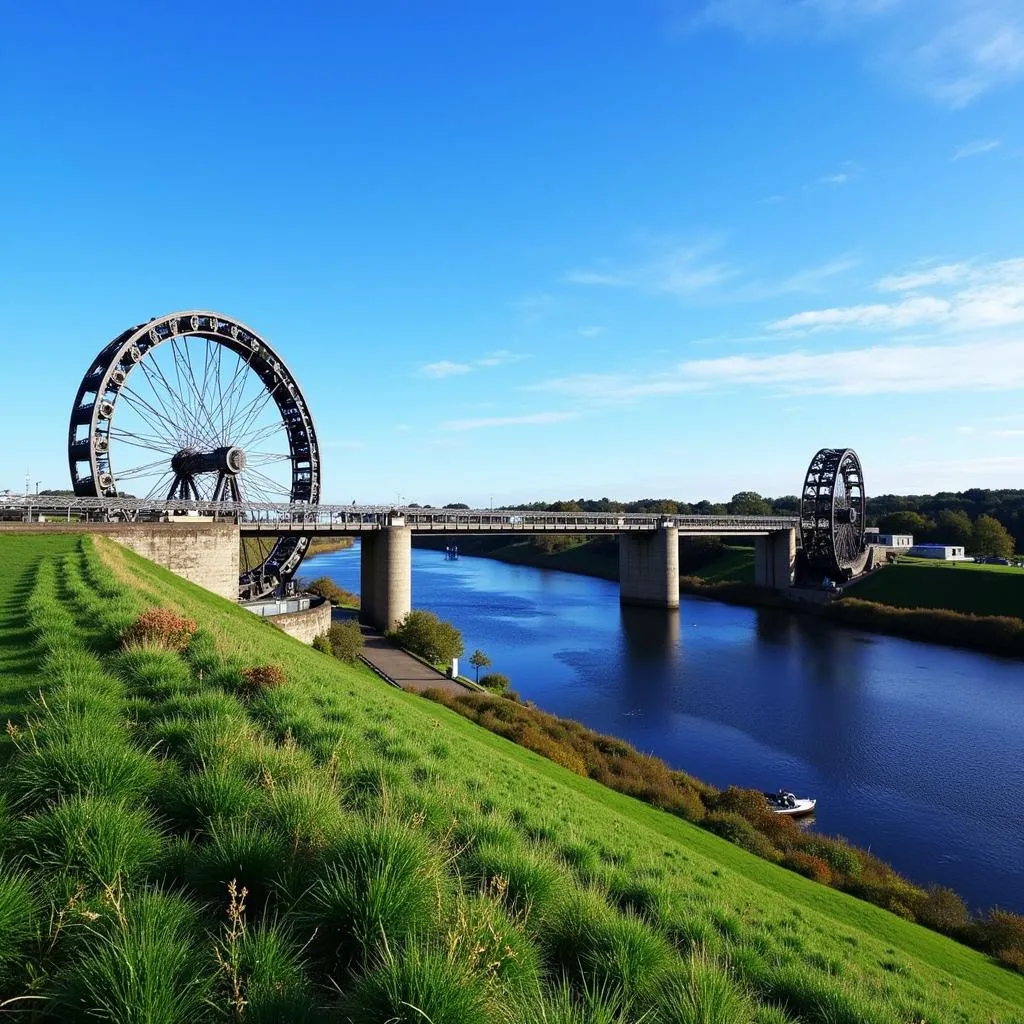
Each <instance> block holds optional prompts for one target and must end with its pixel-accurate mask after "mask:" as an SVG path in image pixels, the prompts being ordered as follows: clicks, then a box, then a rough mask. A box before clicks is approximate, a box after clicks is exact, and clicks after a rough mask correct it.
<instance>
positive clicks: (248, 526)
mask: <svg viewBox="0 0 1024 1024" xmlns="http://www.w3.org/2000/svg"><path fill="white" fill-rule="evenodd" d="M187 512H192V513H194V514H200V515H209V514H210V513H211V512H213V513H215V514H216V516H217V518H218V519H221V520H227V521H231V522H238V523H239V524H240V526H241V530H242V533H243V534H245V535H255V534H263V535H268V536H280V535H288V534H306V535H317V534H349V535H356V534H360V533H367V532H370V531H373V530H382V529H386V528H388V527H392V526H407V527H408V528H409V529H411V530H413V531H414V532H424V533H431V532H432V533H526V534H530V533H633V532H653V531H656V530H661V529H664V528H666V527H671V526H674V527H676V528H677V529H678V530H679V532H680V533H682V534H690V535H706V536H738V537H750V536H756V535H759V534H767V533H775V532H776V531H778V530H793V529H796V528H797V527H798V526H799V520H798V519H797V518H796V517H795V516H670V515H665V514H663V513H654V512H648V513H644V512H621V513H619V512H578V513H577V512H523V511H519V510H517V509H447V508H423V507H419V506H417V507H415V508H410V507H397V508H396V507H394V506H392V505H308V504H305V503H296V504H288V503H262V504H259V503H254V502H244V503H238V502H232V501H223V502H220V503H219V504H218V505H217V506H216V508H212V507H211V505H210V503H209V502H206V501H196V500H194V499H190V500H188V501H179V500H175V501H174V502H173V503H170V502H167V501H153V500H139V499H132V498H94V497H78V496H75V495H67V496H64V495H35V494H24V495H23V494H18V495H6V496H3V495H0V516H4V515H6V517H7V518H8V519H12V520H25V519H32V518H34V517H35V516H37V515H44V516H47V517H49V518H51V519H55V518H58V517H59V518H60V519H64V520H66V521H67V522H138V523H144V522H155V521H159V520H164V519H167V518H169V517H175V518H178V519H180V518H181V517H182V514H183V513H187Z"/></svg>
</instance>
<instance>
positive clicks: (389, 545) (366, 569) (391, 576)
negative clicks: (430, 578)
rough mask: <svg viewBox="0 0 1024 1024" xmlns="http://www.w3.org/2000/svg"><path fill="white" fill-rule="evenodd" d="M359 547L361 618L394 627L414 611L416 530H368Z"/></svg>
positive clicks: (381, 626) (378, 625)
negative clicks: (414, 543) (413, 560)
mask: <svg viewBox="0 0 1024 1024" xmlns="http://www.w3.org/2000/svg"><path fill="white" fill-rule="evenodd" d="M359 547H360V554H359V597H360V601H359V606H360V607H359V621H360V622H362V623H364V624H365V625H367V626H373V627H374V628H375V629H380V630H384V631H387V630H389V629H393V628H394V627H395V626H397V625H398V623H399V622H401V621H402V619H404V618H405V617H406V615H408V614H409V612H410V611H411V610H412V530H410V529H409V528H408V527H407V526H388V527H385V528H384V529H383V530H379V531H376V532H373V533H364V534H363V535H362V537H361V538H360V541H359Z"/></svg>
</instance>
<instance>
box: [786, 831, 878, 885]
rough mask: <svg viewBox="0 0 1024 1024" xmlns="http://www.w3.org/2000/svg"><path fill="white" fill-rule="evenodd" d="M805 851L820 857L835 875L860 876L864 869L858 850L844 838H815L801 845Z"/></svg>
mask: <svg viewBox="0 0 1024 1024" xmlns="http://www.w3.org/2000/svg"><path fill="white" fill-rule="evenodd" d="M801 849H802V850H803V852H804V853H809V854H810V855H811V856H812V857H819V858H820V859H821V860H823V861H824V862H825V863H826V864H827V865H828V866H829V867H830V868H831V869H832V873H833V874H834V875H846V876H847V877H849V878H859V877H860V875H861V872H862V870H863V865H862V864H861V859H860V856H859V855H858V853H857V851H856V850H855V849H854V848H853V847H852V846H850V845H848V844H847V843H846V842H844V841H843V840H842V839H827V838H824V837H822V838H819V839H813V840H811V841H810V842H805V843H803V845H802V846H801Z"/></svg>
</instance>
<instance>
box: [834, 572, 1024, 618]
mask: <svg viewBox="0 0 1024 1024" xmlns="http://www.w3.org/2000/svg"><path fill="white" fill-rule="evenodd" d="M849 593H850V595H851V596H852V597H858V598H861V599H862V600H864V601H877V602H879V603H880V604H888V605H893V606H895V607H897V608H946V609H949V610H950V611H955V612H964V613H966V614H969V615H1012V616H1015V617H1017V618H1024V569H1015V568H1013V567H1012V566H1005V565H977V564H975V563H974V562H959V563H958V562H937V561H933V560H931V559H926V558H905V557H901V558H900V561H899V564H898V565H890V566H886V567H885V568H884V569H882V570H880V571H879V572H876V573H874V574H872V575H871V576H869V577H868V578H866V579H864V580H863V581H861V582H860V583H858V584H856V586H854V587H851V588H850V591H849Z"/></svg>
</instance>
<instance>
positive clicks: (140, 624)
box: [121, 607, 198, 651]
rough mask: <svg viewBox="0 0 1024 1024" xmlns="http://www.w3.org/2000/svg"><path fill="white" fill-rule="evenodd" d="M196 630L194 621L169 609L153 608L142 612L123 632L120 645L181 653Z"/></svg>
mask: <svg viewBox="0 0 1024 1024" xmlns="http://www.w3.org/2000/svg"><path fill="white" fill-rule="evenodd" d="M197 629H198V626H197V625H196V621H195V619H186V618H184V617H183V616H181V615H176V614H175V613H174V612H172V611H171V610H170V609H169V608H158V607H153V608H149V609H147V610H146V611H144V612H143V613H142V614H141V615H140V616H139V617H138V618H137V619H136V620H135V621H134V622H133V623H132V624H131V626H129V627H128V629H127V630H125V632H124V633H123V634H122V635H121V643H122V645H123V646H124V647H132V646H135V645H143V646H152V647H163V648H166V649H167V650H169V651H183V650H185V648H186V647H188V645H189V642H190V641H191V640H192V637H193V635H194V634H195V632H196V630H197Z"/></svg>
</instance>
